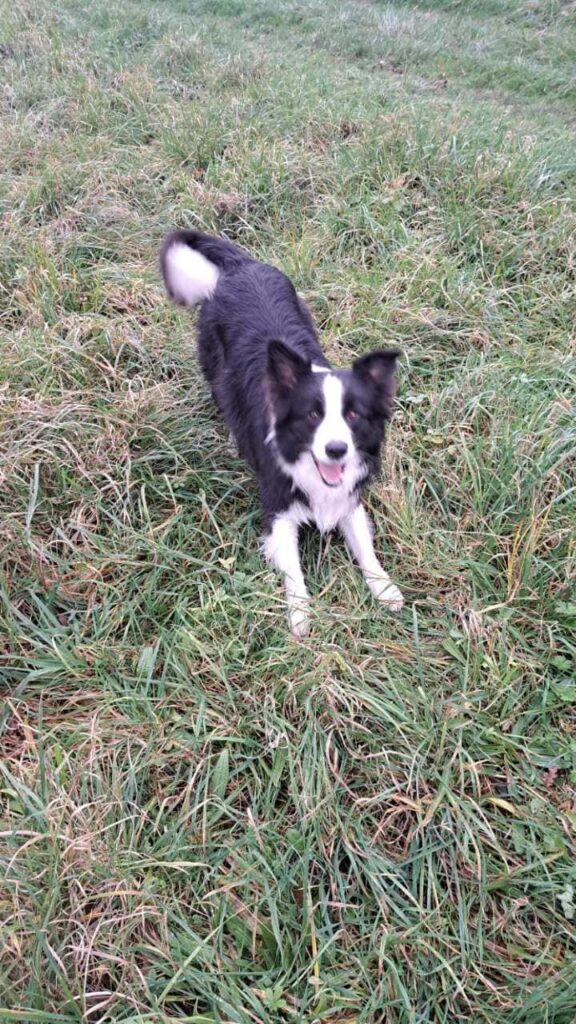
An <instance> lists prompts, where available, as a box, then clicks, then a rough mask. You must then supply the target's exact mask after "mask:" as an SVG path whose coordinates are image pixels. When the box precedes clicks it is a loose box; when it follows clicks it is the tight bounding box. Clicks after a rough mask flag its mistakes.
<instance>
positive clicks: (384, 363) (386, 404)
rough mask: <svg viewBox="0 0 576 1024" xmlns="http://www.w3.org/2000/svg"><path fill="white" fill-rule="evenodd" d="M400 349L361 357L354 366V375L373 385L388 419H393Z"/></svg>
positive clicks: (379, 351) (382, 349)
mask: <svg viewBox="0 0 576 1024" xmlns="http://www.w3.org/2000/svg"><path fill="white" fill-rule="evenodd" d="M399 356H400V352H399V350H398V349H391V348H381V349H376V351H375V352H369V353H368V355H365V356H361V357H360V359H357V360H356V362H355V363H353V365H352V370H353V371H354V373H355V374H356V375H357V376H358V377H360V378H361V380H363V381H364V382H365V383H366V384H371V385H372V388H373V391H374V394H375V395H376V396H377V398H378V400H379V402H380V403H381V407H382V411H383V412H384V415H385V416H386V418H387V419H391V418H392V412H393V407H394V395H395V394H396V361H397V359H398V357H399Z"/></svg>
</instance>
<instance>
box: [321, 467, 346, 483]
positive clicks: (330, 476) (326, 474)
mask: <svg viewBox="0 0 576 1024" xmlns="http://www.w3.org/2000/svg"><path fill="white" fill-rule="evenodd" d="M318 471H319V473H320V476H321V477H322V479H323V481H324V483H325V484H339V483H340V481H341V480H342V466H339V465H338V464H337V463H335V462H319V463H318Z"/></svg>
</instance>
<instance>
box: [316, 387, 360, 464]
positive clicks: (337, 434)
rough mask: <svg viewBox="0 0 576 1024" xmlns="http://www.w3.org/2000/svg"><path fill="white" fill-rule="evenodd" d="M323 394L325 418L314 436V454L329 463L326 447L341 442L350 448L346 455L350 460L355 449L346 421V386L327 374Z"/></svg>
mask: <svg viewBox="0 0 576 1024" xmlns="http://www.w3.org/2000/svg"><path fill="white" fill-rule="evenodd" d="M322 394H323V396H324V416H323V418H322V420H321V421H320V423H319V424H318V427H317V428H316V433H315V435H314V440H313V442H312V452H313V455H314V458H315V459H316V460H317V461H318V462H328V461H329V460H330V456H328V455H327V454H326V445H327V444H332V443H334V442H335V443H336V444H338V442H340V443H341V444H346V445H347V446H348V451H347V452H346V455H345V456H343V458H344V459H345V460H348V459H349V458H350V456H351V455H353V454H354V451H355V447H354V441H353V438H352V431H351V430H350V427H349V426H348V424H347V422H346V420H345V419H344V386H343V384H342V381H341V380H340V378H339V377H336V376H334V374H332V373H328V374H326V376H325V377H324V378H323V380H322Z"/></svg>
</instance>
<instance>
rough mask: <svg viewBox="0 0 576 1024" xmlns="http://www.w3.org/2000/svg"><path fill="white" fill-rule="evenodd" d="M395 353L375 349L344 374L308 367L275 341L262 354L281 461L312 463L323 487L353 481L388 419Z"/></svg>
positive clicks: (375, 447)
mask: <svg viewBox="0 0 576 1024" xmlns="http://www.w3.org/2000/svg"><path fill="white" fill-rule="evenodd" d="M398 355H399V353H398V352H397V351H392V350H385V349H382V350H378V351H376V352H371V353H369V354H368V355H366V356H362V357H361V358H360V359H358V360H356V362H355V363H354V364H353V366H352V368H351V369H350V370H332V369H329V368H327V367H326V368H325V367H319V366H318V367H317V366H313V365H312V364H311V363H310V362H308V361H307V360H306V359H303V358H302V357H301V356H299V355H298V354H297V353H296V352H294V351H293V350H292V349H290V348H288V346H286V345H284V344H283V343H282V342H280V341H274V342H271V344H270V347H269V353H268V386H269V395H270V403H271V408H272V415H273V417H274V437H275V441H276V445H277V447H278V451H279V453H280V455H281V457H282V459H283V460H284V461H285V462H286V463H288V465H292V464H294V463H296V462H298V461H299V460H300V459H301V458H302V457H303V456H309V458H310V459H311V460H312V461H313V463H314V465H315V467H316V470H317V472H318V475H319V477H320V479H321V480H322V482H323V483H324V484H325V486H326V487H340V486H341V485H342V484H343V483H345V482H346V480H347V479H352V478H353V479H355V480H356V479H358V476H359V472H358V469H359V466H360V465H361V464H365V465H369V464H370V463H371V462H373V460H374V459H376V458H377V456H378V451H379V448H380V445H381V443H382V440H383V437H384V428H385V425H386V421H387V420H389V419H390V418H391V416H392V407H393V399H394V391H395V369H396V360H397V358H398Z"/></svg>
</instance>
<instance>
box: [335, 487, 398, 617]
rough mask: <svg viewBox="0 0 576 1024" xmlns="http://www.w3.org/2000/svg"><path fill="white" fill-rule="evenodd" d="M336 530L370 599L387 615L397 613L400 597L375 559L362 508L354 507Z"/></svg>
mask: <svg viewBox="0 0 576 1024" xmlns="http://www.w3.org/2000/svg"><path fill="white" fill-rule="evenodd" d="M339 528H340V530H341V532H342V535H343V537H344V540H345V541H346V544H347V546H348V549H349V551H350V552H351V554H352V555H353V556H354V558H355V559H356V561H357V562H358V565H359V566H360V568H361V570H362V574H363V576H364V579H365V580H366V583H367V584H368V586H369V588H370V590H371V591H372V593H373V594H374V597H375V598H376V599H377V600H378V601H381V602H382V604H385V605H386V606H387V607H388V608H389V609H390V611H391V612H399V611H400V609H401V608H402V606H403V604H404V597H403V596H402V592H401V591H400V590H399V589H398V587H397V586H396V585H395V584H394V583H392V580H391V579H390V577H389V575H388V573H387V572H385V571H384V569H383V568H382V566H381V565H380V562H379V561H378V559H377V557H376V552H375V551H374V544H373V542H372V530H371V528H370V520H369V519H368V515H367V513H366V510H365V509H364V508H363V506H362V505H357V506H356V508H355V509H354V511H353V512H351V513H350V514H349V515H348V516H346V518H345V519H342V520H341V522H340V523H339Z"/></svg>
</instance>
